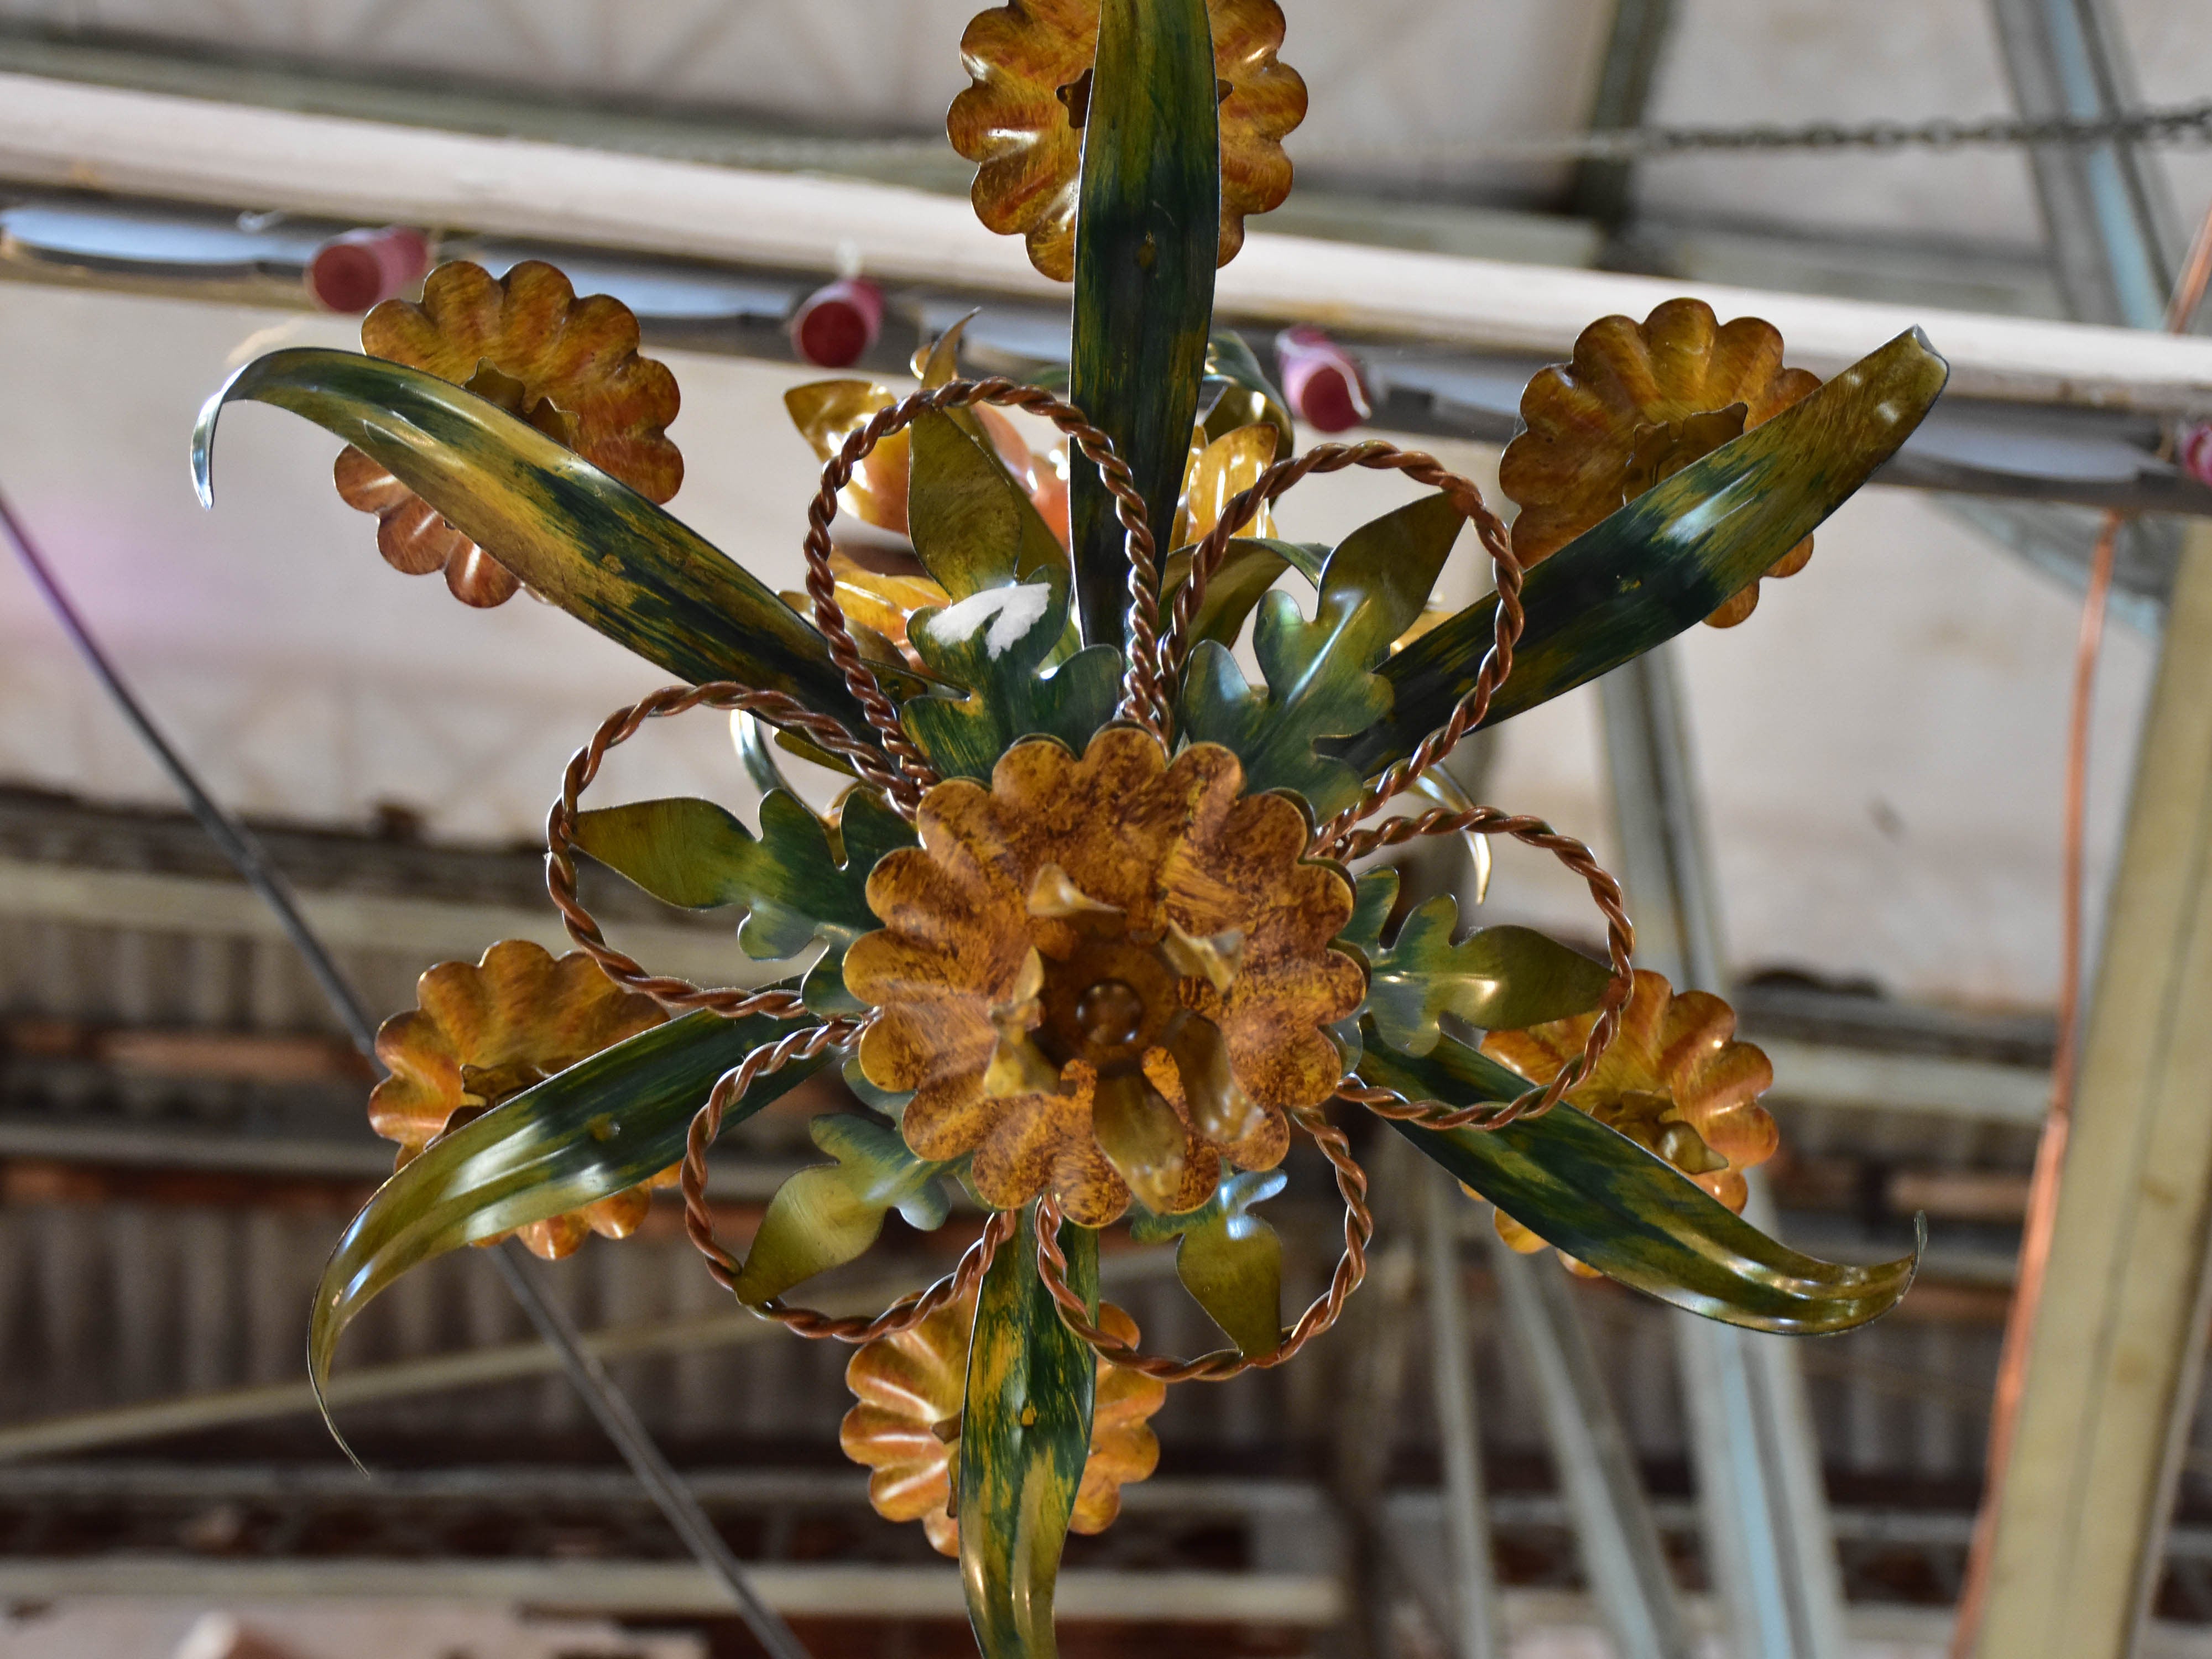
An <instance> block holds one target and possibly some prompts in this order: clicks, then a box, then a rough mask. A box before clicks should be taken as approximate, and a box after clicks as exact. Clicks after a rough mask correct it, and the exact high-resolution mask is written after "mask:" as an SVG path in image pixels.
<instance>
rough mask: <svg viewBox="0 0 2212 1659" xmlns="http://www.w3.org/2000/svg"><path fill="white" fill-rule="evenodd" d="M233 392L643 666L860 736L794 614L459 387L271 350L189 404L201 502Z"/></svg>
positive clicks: (328, 354) (679, 528)
mask: <svg viewBox="0 0 2212 1659" xmlns="http://www.w3.org/2000/svg"><path fill="white" fill-rule="evenodd" d="M240 398H250V399H252V400H253V401H255V402H258V403H264V404H275V405H276V407H278V408H280V409H289V410H291V411H292V412H293V413H294V414H295V415H301V416H306V417H307V419H308V420H311V421H313V422H315V423H316V424H317V425H318V426H320V427H322V428H325V430H328V431H331V432H333V433H336V434H337V435H338V436H339V437H341V438H343V439H344V440H345V441H347V442H348V443H349V444H353V445H355V446H356V447H359V448H361V449H362V450H364V451H366V452H367V453H368V454H370V455H372V456H374V458H375V459H377V460H378V461H379V462H380V463H381V464H382V465H385V466H386V467H387V468H389V469H390V471H391V472H392V476H393V477H396V478H398V480H399V481H400V482H401V483H404V484H405V485H406V486H407V487H408V488H409V489H411V490H413V491H414V492H415V493H416V495H420V496H421V497H422V499H423V500H424V501H428V502H429V504H430V505H431V506H432V507H435V508H437V510H438V511H439V512H440V513H443V514H444V515H445V517H446V518H447V520H448V521H449V522H451V523H452V524H453V526H454V527H455V528H456V529H458V530H459V531H460V532H462V533H463V534H464V535H466V536H468V537H470V538H471V539H473V540H474V541H476V542H477V543H478V544H481V545H482V546H483V547H484V548H486V549H487V550H489V551H490V552H491V553H492V554H493V555H494V556H496V557H497V558H498V560H499V562H501V564H503V565H505V566H506V567H507V568H508V569H509V570H511V571H513V573H514V574H516V575H517V576H519V577H520V578H521V579H522V580H523V581H524V583H525V584H526V585H527V586H529V587H530V589H531V591H532V592H535V593H537V594H538V595H539V596H540V597H541V598H543V599H550V600H551V601H552V602H553V603H554V604H556V605H559V606H560V607H561V608H562V610H564V611H568V613H569V614H570V615H571V616H573V617H577V618H579V619H580V620H581V621H583V622H585V623H588V624H589V625H590V626H592V628H595V629H598V630H599V632H600V633H602V634H604V635H606V636H607V637H608V638H609V639H611V640H613V641H616V642H617V644H620V645H624V646H627V647H629V649H631V650H632V651H635V652H636V653H638V654H639V655H640V656H641V657H643V658H645V659H647V661H650V662H653V663H656V664H658V665H659V666H661V667H662V668H665V669H666V670H668V671H669V672H671V674H675V675H677V676H678V677H679V678H684V679H687V680H690V681H693V682H695V683H696V682H700V681H705V680H738V681H740V682H742V683H744V684H746V685H750V686H755V687H757V688H759V689H761V690H770V691H782V692H787V693H788V694H789V695H791V696H794V697H797V698H799V699H800V700H801V701H802V702H806V703H808V704H809V705H811V707H813V708H817V709H819V710H821V711H823V713H826V714H831V715H834V716H835V717H836V718H837V719H838V720H842V721H843V722H844V724H845V725H846V726H847V727H848V728H849V729H850V730H851V731H853V732H855V733H857V734H860V735H862V736H866V735H867V732H868V727H867V724H866V719H865V717H864V716H863V715H862V714H861V713H860V706H859V704H857V703H856V702H854V700H853V697H852V696H851V694H850V693H849V692H848V691H847V690H846V689H845V682H844V678H843V676H842V675H841V674H840V673H839V672H838V671H837V669H836V666H835V665H833V664H832V663H831V662H830V660H829V647H827V646H826V645H825V644H824V643H823V639H822V636H821V635H819V634H817V633H816V632H815V631H814V629H813V628H812V627H811V625H809V623H807V622H806V621H805V619H804V618H803V617H800V616H799V613H798V612H797V611H793V609H792V608H791V607H790V606H789V605H786V604H785V603H784V602H783V601H782V600H781V599H778V598H777V597H776V596H775V594H774V593H773V592H770V591H769V589H768V588H767V587H766V586H763V585H762V584H761V583H760V582H759V581H758V580H756V579H755V578H754V577H753V576H752V575H751V574H749V573H748V572H747V571H745V570H744V569H743V568H741V567H740V566H738V564H737V563H736V562H734V561H732V559H730V558H729V557H728V556H726V554H724V553H722V552H721V551H720V550H718V549H717V548H715V547H714V545H713V544H710V543H708V541H707V540H705V539H704V538H702V537H701V536H700V535H699V534H698V533H697V532H696V531H693V530H692V529H691V528H690V526H687V525H684V524H683V523H682V522H680V521H679V520H676V519H674V518H672V517H671V516H670V515H669V514H668V513H665V512H663V511H662V510H661V509H660V508H659V507H656V506H654V505H653V503H652V502H651V501H647V500H646V498H645V497H644V496H642V495H639V494H638V493H637V492H636V491H635V490H634V489H630V488H629V486H628V485H626V484H623V483H618V482H617V481H616V480H615V479H613V478H611V477H608V476H607V475H606V474H605V473H604V472H602V471H599V469H598V468H597V467H595V466H593V465H592V464H591V463H590V462H588V461H586V460H585V459H583V458H582V457H581V456H580V455H577V454H575V453H574V452H572V451H570V450H568V449H566V448H563V447H562V446H561V445H560V444H557V443H556V442H555V441H553V440H552V439H550V438H549V437H547V436H546V435H544V433H542V432H540V431H538V429H537V428H535V427H532V426H531V425H530V424H529V423H528V422H524V421H520V420H517V419H516V418H515V417H514V416H512V415H509V414H508V413H507V411H506V410H502V409H500V408H498V407H496V406H495V405H494V404H489V403H487V402H485V401H484V400H483V398H478V397H477V396H476V395H475V394H474V393H472V392H464V391H463V390H462V389H461V388H460V387H459V386H454V385H453V384H451V383H450V382H448V381H446V380H439V379H438V378H437V377H436V376H435V375H431V374H423V373H422V372H421V371H420V370H418V369H413V368H407V367H406V366H405V365H404V364H400V363H394V362H386V361H385V360H384V359H382V358H380V357H367V356H362V355H361V354H360V353H358V352H351V351H330V350H325V349H321V348H317V347H295V348H292V349H287V350H283V351H272V352H270V354H269V355H268V356H265V357H259V358H257V359H255V360H254V361H253V362H250V363H248V364H247V365H246V367H245V368H241V369H240V370H239V371H238V373H237V374H234V375H232V376H231V377H230V380H228V382H227V383H226V384H225V385H224V386H223V387H222V390H221V391H219V392H216V394H215V396H214V397H212V398H209V399H208V401H207V404H205V406H204V408H202V410H200V417H199V423H198V425H197V428H195V430H194V432H193V434H192V474H193V479H194V482H195V483H197V487H198V489H199V495H200V501H201V502H202V504H203V505H208V504H211V503H212V501H213V500H214V486H213V482H212V473H211V464H212V450H213V446H214V442H215V428H216V419H217V417H218V416H220V415H221V414H222V410H223V408H224V406H225V405H226V404H231V403H234V402H236V401H238V400H239V399H240Z"/></svg>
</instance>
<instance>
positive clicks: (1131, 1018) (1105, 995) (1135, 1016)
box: [1075, 979, 1145, 1048]
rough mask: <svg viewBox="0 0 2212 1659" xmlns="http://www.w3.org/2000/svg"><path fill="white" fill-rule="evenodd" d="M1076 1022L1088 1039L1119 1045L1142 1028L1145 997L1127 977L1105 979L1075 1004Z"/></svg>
mask: <svg viewBox="0 0 2212 1659" xmlns="http://www.w3.org/2000/svg"><path fill="white" fill-rule="evenodd" d="M1075 1023H1076V1024H1077V1025H1078V1026H1079V1027H1080V1028H1081V1030H1082V1032H1083V1036H1084V1039H1085V1041H1086V1042H1091V1043H1094V1044H1096V1045H1097V1047H1099V1048H1119V1047H1121V1045H1122V1044H1123V1043H1125V1042H1129V1041H1131V1040H1132V1039H1133V1038H1134V1037H1135V1036H1136V1035H1137V1033H1138V1031H1139V1030H1141V1029H1142V1028H1143V1026H1144V1023H1145V999H1144V998H1143V997H1142V996H1141V995H1139V994H1138V991H1137V987H1135V986H1133V985H1132V984H1130V983H1129V981H1127V980H1125V979H1102V980H1100V981H1098V982H1097V984H1096V985H1093V986H1092V987H1091V988H1090V989H1089V990H1087V991H1085V993H1084V994H1083V996H1082V1000H1080V1001H1079V1002H1078V1003H1077V1004H1076V1005H1075Z"/></svg>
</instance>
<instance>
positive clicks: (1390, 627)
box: [1181, 492, 1465, 817]
mask: <svg viewBox="0 0 2212 1659" xmlns="http://www.w3.org/2000/svg"><path fill="white" fill-rule="evenodd" d="M1464 522H1465V520H1463V519H1462V517H1461V516H1460V513H1459V510H1458V509H1457V508H1456V507H1454V506H1453V505H1452V504H1451V501H1450V499H1449V497H1448V496H1446V495H1443V494H1442V493H1441V492H1440V493H1438V494H1437V495H1429V496H1425V497H1424V498H1423V499H1421V500H1419V501H1414V502H1413V503H1412V504H1411V505H1409V506H1406V507H1400V508H1399V509H1398V510H1397V511H1396V512H1395V513H1385V514H1384V515H1383V517H1382V518H1379V519H1377V520H1374V521H1373V522H1372V523H1371V524H1366V525H1363V526H1360V527H1359V528H1358V530H1355V531H1354V532H1352V534H1351V535H1350V536H1348V537H1346V538H1345V541H1344V543H1343V544H1342V545H1341V546H1340V547H1339V548H1338V549H1337V550H1336V551H1335V552H1334V553H1332V554H1330V555H1329V558H1328V564H1327V565H1326V566H1325V567H1324V568H1322V575H1321V599H1320V601H1319V604H1318V605H1317V606H1316V614H1315V617H1314V620H1313V621H1311V622H1308V621H1306V620H1305V618H1304V617H1303V616H1302V615H1301V614H1300V613H1299V611H1298V606H1297V601H1296V600H1295V599H1292V598H1291V596H1290V595H1289V594H1287V593H1270V594H1268V595H1267V596H1266V597H1265V598H1264V599H1261V601H1260V612H1259V617H1258V619H1257V620H1256V621H1255V623H1253V625H1252V646H1253V651H1254V653H1255V655H1256V656H1257V657H1258V658H1259V661H1260V669H1261V673H1262V674H1263V675H1264V676H1265V678H1266V685H1267V689H1266V691H1265V693H1264V695H1263V694H1262V693H1261V691H1260V690H1256V689H1255V688H1254V687H1253V686H1251V685H1250V684H1249V683H1247V681H1246V680H1245V678H1244V671H1243V670H1242V669H1241V668H1239V667H1238V666H1237V661H1236V659H1235V658H1233V657H1232V656H1231V655H1230V653H1229V652H1228V650H1227V649H1226V648H1225V647H1223V646H1222V645H1220V644H1218V642H1216V641H1211V640H1209V641H1205V642H1204V643H1202V644H1200V646H1199V647H1197V649H1196V650H1195V651H1194V652H1193V653H1192V654H1191V659H1190V666H1189V669H1188V674H1187V676H1186V678H1185V680H1184V683H1183V689H1182V703H1181V710H1182V720H1183V725H1184V727H1185V729H1186V730H1187V731H1188V732H1189V734H1190V737H1191V739H1192V741H1194V742H1200V743H1207V742H1210V743H1218V744H1223V745H1225V747H1227V748H1229V749H1231V750H1234V751H1235V752H1236V754H1237V757H1238V758H1239V759H1241V760H1242V761H1243V763H1244V779H1245V786H1246V787H1248V788H1250V789H1255V790H1257V789H1294V790H1296V791H1297V793H1300V794H1301V795H1304V797H1305V798H1306V800H1307V802H1308V803H1309V804H1310V805H1311V806H1312V807H1313V810H1314V811H1315V813H1316V816H1317V817H1328V816H1329V815H1330V814H1331V813H1333V812H1334V811H1337V810H1338V809H1339V808H1340V807H1343V806H1346V805H1350V804H1351V803H1352V800H1353V799H1356V798H1357V797H1358V793H1359V783H1360V775H1359V774H1358V773H1357V772H1355V771H1354V770H1352V768H1351V767H1349V766H1346V764H1345V763H1343V762H1342V761H1339V760H1332V759H1328V758H1325V757H1322V756H1321V755H1319V754H1317V753H1316V751H1315V744H1316V742H1317V741H1318V740H1320V739H1322V738H1335V737H1348V736H1350V735H1352V733H1355V732H1361V731H1364V730H1365V729H1367V728H1368V727H1370V726H1373V725H1374V724H1375V723H1376V721H1378V720H1382V719H1383V717H1384V716H1385V715H1386V714H1389V712H1390V697H1391V693H1390V688H1389V684H1387V683H1386V682H1385V681H1383V679H1382V678H1378V676H1377V675H1376V672H1375V670H1376V668H1377V666H1378V665H1381V664H1382V663H1383V662H1384V661H1385V660H1386V659H1388V658H1389V654H1390V642H1391V641H1393V640H1395V639H1396V638H1397V637H1398V636H1399V635H1401V634H1402V633H1404V632H1405V631H1406V630H1407V629H1408V628H1410V627H1412V626H1413V622H1414V619H1415V618H1416V617H1419V615H1420V613H1421V604H1422V601H1424V600H1425V599H1427V598H1428V595H1429V590H1430V588H1431V587H1432V586H1434V585H1435V583H1436V580H1437V573H1438V572H1440V571H1441V570H1442V569H1443V562H1444V559H1445V556H1447V555H1448V554H1449V553H1450V551H1451V545H1452V543H1453V542H1454V541H1455V540H1456V539H1457V538H1458V536H1459V529H1460V526H1461V525H1462V523H1464Z"/></svg>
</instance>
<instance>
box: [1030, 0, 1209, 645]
mask: <svg viewBox="0 0 2212 1659" xmlns="http://www.w3.org/2000/svg"><path fill="white" fill-rule="evenodd" d="M1216 96H1217V94H1216V89H1215V83H1214V75H1213V46H1212V32H1211V29H1210V27H1209V26H1208V24H1207V21H1206V0H1103V3H1101V5H1100V7H1099V25H1098V52H1097V59H1096V61H1095V63H1094V64H1093V66H1092V71H1091V95H1090V100H1089V105H1088V111H1087V116H1086V120H1087V125H1085V129H1084V139H1083V180H1082V199H1081V204H1080V206H1079V209H1078V214H1077V219H1076V232H1075V337H1074V351H1073V359H1072V361H1071V362H1070V364H1069V378H1068V384H1069V387H1070V397H1071V398H1072V400H1073V402H1074V403H1075V404H1077V405H1078V406H1079V408H1081V409H1082V410H1083V411H1084V413H1085V415H1087V416H1090V418H1091V422H1092V424H1094V425H1096V426H1097V427H1099V428H1102V429H1103V430H1104V432H1105V433H1106V435H1108V436H1109V437H1110V438H1112V439H1113V441H1114V447H1115V449H1116V450H1118V451H1119V452H1120V453H1121V459H1123V460H1125V461H1127V463H1128V465H1129V469H1130V471H1131V472H1132V473H1133V475H1134V476H1135V478H1136V481H1137V488H1138V489H1139V492H1140V493H1141V494H1142V495H1143V496H1144V498H1145V505H1146V512H1147V513H1148V515H1149V517H1150V519H1151V520H1152V533H1153V534H1154V535H1155V536H1156V537H1164V536H1166V535H1167V534H1168V533H1169V527H1170V526H1172V525H1173V524H1174V523H1175V506H1176V496H1177V495H1179V494H1180V493H1181V491H1182V473H1183V465H1184V463H1185V460H1186V459H1187V457H1188V454H1189V453H1190V434H1191V428H1192V426H1193V424H1194V422H1195V421H1196V419H1197V416H1198V398H1199V387H1200V380H1201V379H1202V377H1203V376H1204V374H1205V372H1206V330H1207V327H1208V325H1210V323H1211V321H1212V315H1213V269H1214V261H1215V258H1216V257H1217V256H1218V252H1219V246H1220V235H1221V170H1220V155H1221V141H1220V134H1219V129H1218V124H1217V122H1216V119H1215V114H1214V111H1215V100H1216ZM1070 486H1071V489H1070V496H1071V501H1072V505H1073V548H1074V552H1075V572H1076V586H1077V588H1078V590H1079V594H1080V604H1081V607H1082V608H1081V622H1082V626H1083V637H1084V639H1085V641H1087V642H1088V643H1090V644H1092V645H1110V646H1113V647H1115V648H1117V649H1119V648H1121V647H1122V646H1123V645H1124V644H1125V643H1126V641H1125V640H1124V637H1123V623H1124V617H1125V613H1126V611H1127V606H1128V593H1129V574H1128V573H1129V567H1128V562H1127V554H1126V552H1125V550H1124V548H1123V544H1122V537H1121V525H1120V522H1119V520H1116V519H1115V516H1114V505H1113V498H1112V497H1111V496H1109V495H1107V493H1106V489H1105V486H1104V485H1103V483H1100V482H1099V478H1098V474H1097V469H1096V468H1094V467H1092V466H1091V465H1090V464H1089V463H1088V462H1085V461H1084V460H1083V459H1082V458H1081V457H1079V456H1078V457H1075V458H1073V470H1072V471H1071V474H1070Z"/></svg>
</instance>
